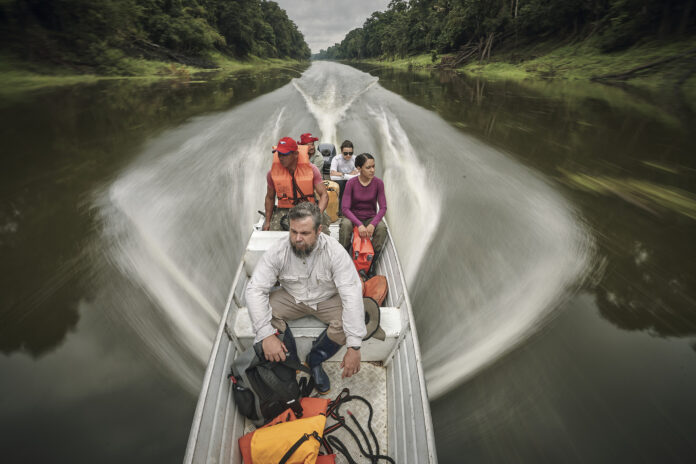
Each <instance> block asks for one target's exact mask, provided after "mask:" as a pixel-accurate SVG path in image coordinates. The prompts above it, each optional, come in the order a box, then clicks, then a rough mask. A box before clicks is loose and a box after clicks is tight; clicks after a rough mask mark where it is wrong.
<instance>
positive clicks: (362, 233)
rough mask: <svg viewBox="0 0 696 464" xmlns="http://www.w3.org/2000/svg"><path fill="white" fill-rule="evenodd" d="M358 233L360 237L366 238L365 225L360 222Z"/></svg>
mask: <svg viewBox="0 0 696 464" xmlns="http://www.w3.org/2000/svg"><path fill="white" fill-rule="evenodd" d="M358 234H359V235H360V238H367V227H365V226H364V225H362V224H360V225H359V226H358Z"/></svg>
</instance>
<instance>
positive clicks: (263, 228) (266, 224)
mask: <svg viewBox="0 0 696 464" xmlns="http://www.w3.org/2000/svg"><path fill="white" fill-rule="evenodd" d="M270 228H271V223H270V222H269V221H267V220H266V221H263V227H261V230H270Z"/></svg>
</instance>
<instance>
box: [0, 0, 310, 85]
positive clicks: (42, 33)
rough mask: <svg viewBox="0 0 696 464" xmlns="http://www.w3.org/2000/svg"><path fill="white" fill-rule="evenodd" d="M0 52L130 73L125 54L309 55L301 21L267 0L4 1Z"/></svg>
mask: <svg viewBox="0 0 696 464" xmlns="http://www.w3.org/2000/svg"><path fill="white" fill-rule="evenodd" d="M0 50H3V51H4V52H5V53H9V54H10V55H12V56H15V57H18V58H20V59H22V60H25V61H27V62H42V63H50V64H56V65H62V66H68V67H72V68H75V69H85V70H90V71H92V70H96V71H97V72H102V73H119V72H121V73H123V72H124V71H125V72H126V73H127V71H128V69H127V63H128V60H127V58H146V59H151V60H163V61H173V62H180V63H183V64H188V65H194V66H201V67H213V64H212V61H211V59H210V57H211V53H216V52H217V53H222V54H224V55H227V56H229V57H232V58H237V59H240V58H245V57H249V56H257V57H262V58H291V59H297V60H306V59H309V57H310V50H309V47H308V46H307V44H306V42H305V40H304V36H303V35H302V33H301V32H300V31H299V30H298V29H297V26H296V25H295V23H294V22H292V21H291V20H290V19H289V18H288V16H287V14H286V13H285V11H284V10H282V9H281V8H280V7H279V6H278V4H277V3H276V2H272V1H263V0H0Z"/></svg>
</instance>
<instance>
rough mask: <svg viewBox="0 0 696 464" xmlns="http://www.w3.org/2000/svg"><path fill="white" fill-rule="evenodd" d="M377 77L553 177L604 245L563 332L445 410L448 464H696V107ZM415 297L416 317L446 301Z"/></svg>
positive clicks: (574, 91) (443, 456)
mask: <svg viewBox="0 0 696 464" xmlns="http://www.w3.org/2000/svg"><path fill="white" fill-rule="evenodd" d="M366 70H368V71H370V72H371V73H372V74H373V75H376V76H379V78H380V81H379V82H380V84H381V85H382V86H384V87H385V88H387V89H390V90H393V91H395V92H397V93H399V94H400V95H402V96H404V97H406V98H407V99H409V100H411V101H413V102H415V103H417V104H419V105H422V106H424V107H430V108H432V109H433V110H434V111H437V112H438V113H439V114H440V115H442V116H443V117H444V118H445V119H447V120H448V121H450V122H451V123H452V124H454V125H455V126H457V127H459V128H460V129H461V130H462V131H463V132H465V133H469V134H472V135H473V136H475V137H477V138H479V139H480V140H483V141H485V142H486V143H490V144H492V145H495V146H497V147H500V148H501V149H502V150H504V151H506V152H507V153H508V154H509V155H510V156H511V157H514V158H516V159H518V160H520V161H521V162H522V163H524V164H526V165H528V166H531V167H533V168H534V169H536V170H538V171H540V172H541V173H543V174H544V175H545V176H546V177H547V179H549V181H550V182H552V184H553V185H554V187H555V188H556V189H558V190H559V191H560V192H561V193H562V194H563V195H564V196H565V197H566V198H567V199H569V201H570V202H571V203H572V204H573V205H574V206H575V207H576V208H577V209H578V213H579V216H580V217H581V218H582V220H583V221H584V222H586V224H587V226H588V229H589V230H590V231H591V235H592V237H593V239H594V242H595V252H594V258H593V265H592V267H591V275H589V276H588V278H587V279H586V281H585V282H584V283H583V284H582V285H580V287H579V288H578V289H577V291H576V293H574V294H573V295H572V296H571V297H570V298H569V299H568V300H567V301H565V302H564V303H563V304H562V305H560V306H559V307H558V309H556V310H555V311H554V315H555V316H556V317H555V319H553V320H552V321H551V322H550V323H549V324H548V325H546V326H544V327H543V329H542V330H541V331H540V332H538V333H536V334H535V335H534V336H532V337H531V338H530V339H529V340H528V341H527V342H526V343H524V344H522V345H520V346H518V347H517V349H515V350H514V351H513V352H511V353H509V354H508V355H507V356H505V357H503V358H502V359H500V360H499V361H498V362H496V363H495V364H493V365H492V366H490V367H489V368H488V369H486V370H484V371H483V372H480V373H478V375H476V376H475V377H473V378H471V379H470V380H469V381H468V382H466V383H464V384H463V385H460V386H459V387H458V388H456V389H455V390H453V391H451V392H449V393H448V394H446V395H445V396H443V397H440V398H438V399H437V400H435V401H434V402H433V404H432V406H433V417H434V422H435V430H436V433H435V435H436V440H437V443H438V452H439V458H440V460H441V461H442V462H464V461H466V462H693V459H694V456H696V422H695V419H696V397H695V396H694V392H695V391H696V156H695V155H696V139H694V137H693V134H694V129H696V115H695V114H694V112H693V108H692V107H690V106H689V105H688V104H686V103H685V102H683V101H681V100H680V99H679V98H678V96H677V97H675V96H674V95H673V94H669V93H668V94H667V95H662V94H646V93H645V92H635V91H625V90H622V89H619V88H611V87H605V86H601V85H595V84H586V83H577V84H574V83H521V84H520V83H509V82H508V83H506V82H486V81H482V80H476V79H465V78H463V77H461V76H457V75H454V74H436V73H432V74H430V73H408V72H396V71H392V70H383V69H369V68H368V69H366ZM463 200H464V199H463ZM461 233H462V234H464V235H466V234H467V230H466V227H464V228H463V229H462V231H461ZM441 279H447V277H444V276H442V277H441ZM426 285H429V284H426ZM413 291H414V293H415V294H416V297H415V299H414V306H415V307H418V306H419V305H424V304H427V300H426V298H432V297H433V294H432V292H431V291H428V290H426V289H421V288H419V287H416V288H414V289H413ZM424 345H427V342H425V343H424ZM426 350H427V347H426Z"/></svg>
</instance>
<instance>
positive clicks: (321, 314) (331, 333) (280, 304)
mask: <svg viewBox="0 0 696 464" xmlns="http://www.w3.org/2000/svg"><path fill="white" fill-rule="evenodd" d="M270 303H271V310H272V311H273V317H272V318H271V325H272V326H273V327H275V328H276V329H277V330H280V331H281V332H283V331H285V328H286V324H285V321H293V320H295V319H299V318H301V317H304V316H314V317H316V318H317V319H319V320H320V321H321V322H323V323H324V324H328V325H329V327H328V328H327V329H326V335H327V336H328V337H329V339H331V341H333V342H334V343H338V344H339V345H345V344H346V334H345V333H344V332H343V304H342V303H341V297H340V295H339V294H338V293H337V294H335V295H334V296H332V297H331V298H329V299H328V300H326V301H322V302H321V303H319V304H317V310H316V311H315V310H314V309H312V308H310V307H309V306H307V305H306V304H304V303H296V302H295V298H293V297H292V296H291V295H290V294H289V293H288V292H286V291H285V289H283V288H281V289H280V290H277V291H275V292H273V293H271V295H270Z"/></svg>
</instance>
